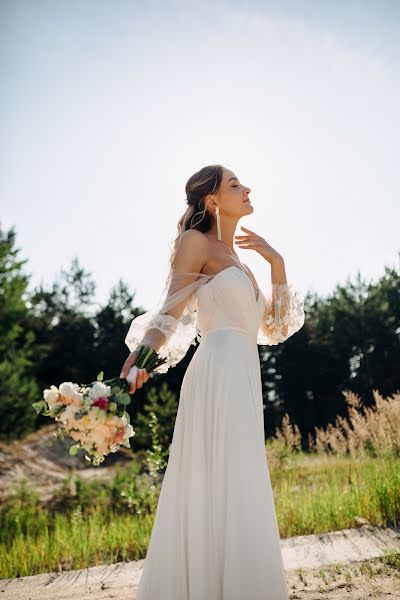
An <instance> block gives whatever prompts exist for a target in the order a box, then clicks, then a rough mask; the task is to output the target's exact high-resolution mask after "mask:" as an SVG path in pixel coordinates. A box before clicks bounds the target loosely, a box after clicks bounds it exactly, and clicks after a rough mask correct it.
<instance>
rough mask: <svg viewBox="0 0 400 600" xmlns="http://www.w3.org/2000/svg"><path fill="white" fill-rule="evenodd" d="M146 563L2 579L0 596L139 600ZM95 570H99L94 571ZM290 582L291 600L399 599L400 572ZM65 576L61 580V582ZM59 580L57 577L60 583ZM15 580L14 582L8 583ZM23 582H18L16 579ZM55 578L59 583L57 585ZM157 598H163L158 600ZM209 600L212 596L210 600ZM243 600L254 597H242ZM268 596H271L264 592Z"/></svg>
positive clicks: (320, 573)
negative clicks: (142, 574)
mask: <svg viewBox="0 0 400 600" xmlns="http://www.w3.org/2000/svg"><path fill="white" fill-rule="evenodd" d="M142 566H143V561H138V562H137V563H117V564H115V565H113V566H112V570H110V569H111V568H110V567H107V566H104V567H92V568H91V570H92V572H91V576H90V578H89V580H88V581H87V583H86V582H85V580H86V579H87V570H86V569H85V570H83V571H69V572H66V573H63V574H62V576H57V575H56V574H53V579H52V576H51V575H49V574H46V575H36V576H34V577H36V578H38V577H41V578H42V582H41V585H40V586H39V585H37V584H38V583H39V582H38V581H37V580H36V582H35V583H34V582H33V581H32V584H31V585H30V582H29V581H24V580H29V579H32V578H29V577H23V578H20V579H19V580H4V581H0V598H3V599H7V600H72V599H75V598H77V599H79V600H106V599H111V598H115V599H118V600H135V598H136V591H137V585H138V583H139V579H140V572H141V568H142ZM93 570H96V572H94V571H93ZM286 574H287V583H288V589H289V597H290V600H306V599H307V600H314V599H315V600H317V599H318V600H343V599H344V598H346V599H347V600H367V599H368V600H373V599H375V598H376V599H378V598H379V599H380V600H381V599H382V598H388V599H390V600H399V599H400V572H399V571H398V570H395V569H393V568H391V567H388V566H386V565H384V564H382V563H381V561H380V560H379V559H371V560H369V561H364V562H361V563H360V562H357V563H350V564H346V565H335V566H330V567H325V568H320V567H319V568H314V569H311V568H308V569H298V570H294V569H292V570H289V571H287V572H286ZM60 577H61V580H60ZM57 580H58V581H57ZM8 581H12V584H11V585H10V584H8V585H7V582H8ZM18 581H19V583H18V584H17V582H18ZM56 582H57V585H56ZM154 600H162V599H161V598H160V599H158V598H157V599H154ZM205 600H212V599H211V598H208V599H205ZM243 600H251V599H247V598H243ZM265 600H273V598H269V597H268V595H267V594H266V596H265Z"/></svg>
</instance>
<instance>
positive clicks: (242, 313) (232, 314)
mask: <svg viewBox="0 0 400 600" xmlns="http://www.w3.org/2000/svg"><path fill="white" fill-rule="evenodd" d="M257 287H258V289H256V288H255V286H254V284H253V281H252V279H251V278H250V275H249V274H248V272H247V271H245V270H244V269H242V268H241V267H239V266H237V265H230V266H229V267H225V268H224V269H222V270H220V271H219V272H218V273H214V274H213V275H206V274H204V273H193V272H190V273H174V274H173V277H172V278H171V281H170V284H169V287H168V290H167V292H166V294H162V296H161V299H160V301H159V303H158V304H157V305H156V306H155V307H153V308H152V309H150V310H148V311H146V312H144V313H143V314H141V315H139V316H137V317H135V318H134V319H133V320H132V322H131V324H130V327H129V330H128V333H127V335H126V337H125V343H126V345H127V346H128V348H129V349H130V350H131V351H134V350H135V349H137V348H138V346H139V345H140V344H141V342H142V340H143V339H144V337H145V335H146V333H147V331H148V330H149V329H158V330H159V331H161V332H162V333H163V336H164V338H165V341H164V342H163V344H162V345H161V346H160V347H159V348H158V354H159V355H160V356H161V357H163V358H165V359H166V362H165V363H164V364H162V365H161V366H159V367H157V368H156V369H155V370H156V371H157V372H159V373H165V372H166V371H167V370H168V369H169V368H170V367H173V366H175V365H176V364H177V363H178V362H179V361H180V360H181V359H182V358H183V357H184V356H185V354H186V352H187V350H188V348H189V346H190V345H191V344H193V345H195V344H196V340H197V341H201V339H202V337H203V336H205V335H207V334H208V333H210V332H212V331H215V330H223V329H226V330H235V331H241V332H243V333H245V334H246V335H248V336H250V337H251V338H254V341H255V343H257V344H260V345H268V346H274V345H277V344H279V343H281V342H284V341H285V340H286V339H287V338H288V337H290V336H291V335H293V334H294V333H295V332H296V331H298V330H299V329H300V328H301V327H302V326H303V324H304V297H303V295H302V294H301V293H299V292H298V291H296V290H295V289H294V288H293V286H292V284H288V283H272V285H271V293H270V294H268V295H266V296H265V295H264V294H263V293H262V291H261V289H260V287H259V286H257Z"/></svg>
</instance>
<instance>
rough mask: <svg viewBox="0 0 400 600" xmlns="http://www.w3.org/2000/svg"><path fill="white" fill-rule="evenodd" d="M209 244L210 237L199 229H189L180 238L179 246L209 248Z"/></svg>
mask: <svg viewBox="0 0 400 600" xmlns="http://www.w3.org/2000/svg"><path fill="white" fill-rule="evenodd" d="M208 244H209V242H208V237H207V236H206V235H204V233H202V232H201V231H199V230H198V229H187V230H186V231H184V232H183V233H182V234H181V235H180V237H179V246H181V245H185V247H186V248H191V247H193V248H197V249H200V248H207V247H208Z"/></svg>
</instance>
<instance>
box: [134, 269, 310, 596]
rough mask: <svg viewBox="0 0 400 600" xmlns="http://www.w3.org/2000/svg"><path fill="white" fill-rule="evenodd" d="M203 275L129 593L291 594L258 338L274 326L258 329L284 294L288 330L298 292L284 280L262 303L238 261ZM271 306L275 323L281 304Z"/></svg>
mask: <svg viewBox="0 0 400 600" xmlns="http://www.w3.org/2000/svg"><path fill="white" fill-rule="evenodd" d="M205 283H207V285H202V286H201V287H199V288H198V289H197V290H196V294H195V295H196V302H197V315H196V316H197V321H196V323H197V329H198V331H199V332H201V338H200V344H199V347H198V349H197V350H196V352H195V354H194V355H193V357H192V360H191V361H190V363H189V365H188V368H187V370H186V372H185V375H184V378H183V381H182V386H181V391H180V398H179V406H178V411H177V415H176V421H175V427H174V432H173V437H172V443H171V446H170V453H169V460H168V465H167V469H166V472H165V475H164V479H163V482H162V486H161V491H160V496H159V500H158V505H157V511H156V514H155V518H154V524H153V529H152V533H151V537H150V543H149V546H148V550H147V555H146V559H145V561H144V567H143V571H142V576H141V579H140V583H139V588H138V592H137V596H136V598H137V600H288V598H289V595H288V590H287V586H286V578H285V571H284V566H283V561H282V554H281V547H280V537H279V530H278V524H277V518H276V513H275V506H274V498H273V493H272V488H271V481H270V476H269V471H268V463H267V457H266V451H265V439H264V416H263V398H262V387H261V370H260V361H259V355H258V347H257V343H271V344H274V343H278V342H277V341H276V340H277V339H278V338H279V332H278V331H277V330H276V340H274V339H273V337H270V338H268V339H267V338H266V337H265V336H266V335H267V334H269V335H270V336H271V335H272V334H271V329H267V326H265V329H263V328H262V327H263V326H264V323H265V320H266V319H268V316H270V315H271V313H270V310H271V306H272V304H271V303H272V302H276V301H277V300H278V304H279V305H280V306H282V303H279V299H280V300H282V298H284V300H285V302H283V305H284V306H286V318H285V319H284V321H285V322H286V323H288V324H289V331H288V333H287V337H288V336H289V335H292V334H293V333H294V332H295V331H296V330H297V329H299V328H300V327H301V326H302V324H303V322H304V314H303V316H302V298H301V297H300V296H299V295H298V294H297V293H296V292H294V291H293V290H291V289H290V288H289V286H281V287H280V288H276V289H275V294H276V295H275V296H274V298H273V299H272V298H271V299H270V300H269V303H268V301H267V299H266V297H265V296H264V295H263V294H262V292H261V290H260V289H258V292H259V293H258V297H257V295H256V294H255V290H254V286H253V283H252V282H251V280H250V278H249V276H248V275H247V274H246V273H245V272H244V271H242V270H241V269H239V268H236V267H234V268H230V267H229V268H226V269H224V270H223V271H220V272H219V273H218V274H216V275H214V276H213V277H212V279H211V280H210V278H209V279H208V280H207V281H205ZM277 289H279V293H280V294H281V296H280V297H279V294H278V292H277V291H276V290H277ZM275 308H276V306H275ZM273 314H274V323H275V324H276V320H277V318H278V311H274V313H273ZM137 319H140V317H137ZM144 321H146V319H145V318H144ZM134 322H135V320H134V321H133V323H134ZM133 323H132V326H131V329H130V334H129V335H128V336H127V340H128V341H129V342H130V343H131V345H132V346H133V345H134V344H133V336H134V329H135V328H134V327H133ZM153 323H154V320H153ZM268 323H270V321H268ZM138 326H139V323H136V327H138ZM296 328H297V329H296ZM139 333H140V332H138V331H136V334H137V335H139ZM199 335H200V334H199ZM280 335H281V338H280V340H279V341H283V339H282V334H280Z"/></svg>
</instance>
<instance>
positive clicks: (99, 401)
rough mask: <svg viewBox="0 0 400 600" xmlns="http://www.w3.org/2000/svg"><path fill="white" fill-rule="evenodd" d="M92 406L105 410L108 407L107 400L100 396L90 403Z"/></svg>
mask: <svg viewBox="0 0 400 600" xmlns="http://www.w3.org/2000/svg"><path fill="white" fill-rule="evenodd" d="M92 406H98V407H99V408H104V409H106V408H107V406H108V399H107V398H106V397H105V396H101V397H100V398H97V400H95V401H94V402H92Z"/></svg>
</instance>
